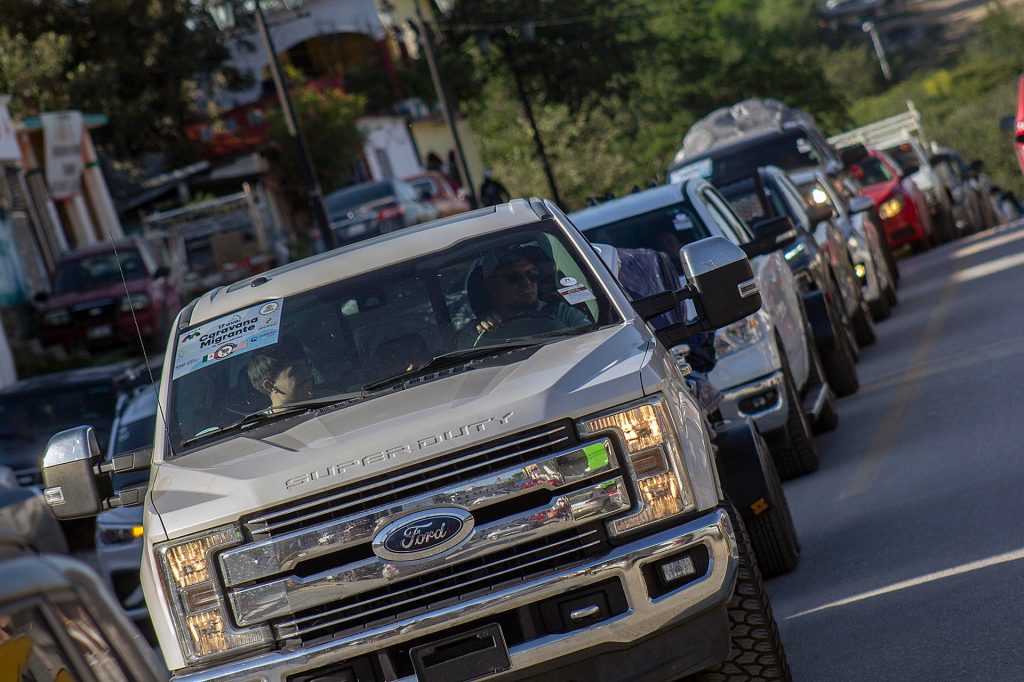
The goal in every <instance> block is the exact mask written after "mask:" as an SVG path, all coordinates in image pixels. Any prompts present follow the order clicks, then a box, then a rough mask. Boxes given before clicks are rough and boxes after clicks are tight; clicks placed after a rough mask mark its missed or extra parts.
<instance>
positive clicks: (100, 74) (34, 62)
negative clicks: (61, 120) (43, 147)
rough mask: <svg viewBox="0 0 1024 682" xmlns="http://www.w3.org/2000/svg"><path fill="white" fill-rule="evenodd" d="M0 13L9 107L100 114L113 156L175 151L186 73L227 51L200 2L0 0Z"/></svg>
mask: <svg viewBox="0 0 1024 682" xmlns="http://www.w3.org/2000/svg"><path fill="white" fill-rule="evenodd" d="M0 17H3V25H4V27H3V29H2V30H0V91H4V92H6V91H10V92H11V93H12V94H13V95H14V98H13V99H12V101H11V105H12V109H13V110H14V112H15V113H16V114H19V115H34V114H37V113H39V111H41V110H44V109H56V108H65V107H73V108H77V109H81V110H83V111H87V112H93V113H104V114H107V115H108V116H109V117H110V124H109V125H108V126H106V127H105V128H104V129H103V130H101V131H100V132H99V133H98V136H99V139H100V141H101V142H103V143H104V144H105V146H108V147H109V148H111V149H112V150H113V151H114V153H115V154H116V155H117V156H119V157H122V158H129V157H132V156H135V155H137V154H140V153H142V152H149V151H168V152H171V153H178V152H180V151H181V150H182V140H183V139H184V135H183V130H184V126H185V124H186V123H187V122H188V121H190V120H191V118H192V116H193V112H194V102H195V91H196V84H195V82H194V80H193V79H194V78H195V76H196V75H197V74H206V73H209V74H211V75H214V76H216V75H217V74H218V73H221V72H220V66H221V64H222V62H223V60H224V59H225V58H226V56H227V52H226V51H225V50H224V48H223V46H222V43H221V40H222V38H221V34H220V32H219V31H217V29H216V27H215V26H214V25H213V23H212V20H211V19H210V18H209V16H208V15H207V14H206V13H205V11H204V6H203V4H202V3H197V2H189V1H187V0H169V1H167V2H153V1H152V0H90V1H89V2H65V1H64V0H0ZM222 75H225V76H227V77H231V75H232V74H227V73H224V74H222Z"/></svg>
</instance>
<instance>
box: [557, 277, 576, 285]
mask: <svg viewBox="0 0 1024 682" xmlns="http://www.w3.org/2000/svg"><path fill="white" fill-rule="evenodd" d="M558 283H559V284H561V285H562V286H563V287H571V286H572V285H573V284H576V278H575V277H563V278H562V279H560V280H558Z"/></svg>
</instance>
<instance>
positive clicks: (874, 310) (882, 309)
mask: <svg viewBox="0 0 1024 682" xmlns="http://www.w3.org/2000/svg"><path fill="white" fill-rule="evenodd" d="M878 267H879V266H876V271H875V279H876V280H881V279H882V278H881V277H880V276H879V273H878V271H877V268H878ZM891 286H892V285H891V284H889V282H888V281H886V282H885V286H882V282H881V281H879V282H878V299H877V300H874V301H869V302H868V307H869V308H870V309H871V317H872V318H874V320H875V321H876V322H878V321H881V320H887V319H889V316H890V315H892V306H891V305H889V296H888V290H889V288H890V287H891Z"/></svg>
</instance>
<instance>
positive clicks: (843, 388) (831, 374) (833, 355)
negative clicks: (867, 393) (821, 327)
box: [821, 316, 860, 396]
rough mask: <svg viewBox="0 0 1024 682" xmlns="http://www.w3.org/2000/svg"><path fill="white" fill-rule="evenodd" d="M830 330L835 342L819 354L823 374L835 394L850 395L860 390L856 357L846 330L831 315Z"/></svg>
mask: <svg viewBox="0 0 1024 682" xmlns="http://www.w3.org/2000/svg"><path fill="white" fill-rule="evenodd" d="M830 317H832V316H830ZM832 331H833V334H834V337H835V342H834V343H833V344H832V347H831V348H829V349H828V350H827V351H826V352H824V353H822V354H821V364H822V365H823V366H824V367H825V376H826V377H828V383H829V386H831V387H832V390H833V391H835V394H836V395H837V396H844V395H851V394H853V393H856V392H857V391H858V390H860V378H859V377H858V376H857V365H856V364H855V363H856V359H855V358H854V355H853V351H852V349H851V348H850V344H849V341H848V339H847V337H846V330H845V329H844V328H843V326H842V324H841V323H840V322H838V321H837V320H836V318H835V317H832Z"/></svg>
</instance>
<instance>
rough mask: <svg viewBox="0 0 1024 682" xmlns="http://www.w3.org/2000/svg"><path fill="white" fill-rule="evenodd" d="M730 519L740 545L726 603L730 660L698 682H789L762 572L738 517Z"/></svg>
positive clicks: (777, 629)
mask: <svg viewBox="0 0 1024 682" xmlns="http://www.w3.org/2000/svg"><path fill="white" fill-rule="evenodd" d="M730 516H731V517H732V521H733V524H734V527H735V529H736V541H737V543H738V544H739V546H740V547H739V550H740V551H739V567H738V568H737V571H736V589H735V590H734V591H733V595H732V598H731V599H730V601H729V630H730V632H729V635H730V640H731V641H732V646H731V649H730V651H729V657H728V658H727V659H726V660H725V661H724V662H723V663H721V664H719V665H717V666H715V667H714V668H711V669H708V670H705V671H703V672H700V673H698V674H697V676H696V678H697V682H748V681H749V680H764V681H766V682H774V681H775V680H780V681H783V682H788V681H790V680H792V679H793V674H792V672H791V671H790V668H789V661H788V660H787V659H786V651H785V649H783V647H782V639H781V637H780V636H779V626H778V624H777V623H776V622H775V615H774V614H773V613H772V607H771V602H770V601H769V599H768V595H767V594H766V593H765V590H764V582H763V580H762V578H761V571H760V570H759V569H758V566H757V563H756V561H755V559H754V553H753V550H752V549H751V546H750V540H749V538H748V536H747V532H746V529H745V528H744V525H743V521H742V520H740V517H739V514H737V513H735V511H733V512H732V513H731V514H730Z"/></svg>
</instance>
